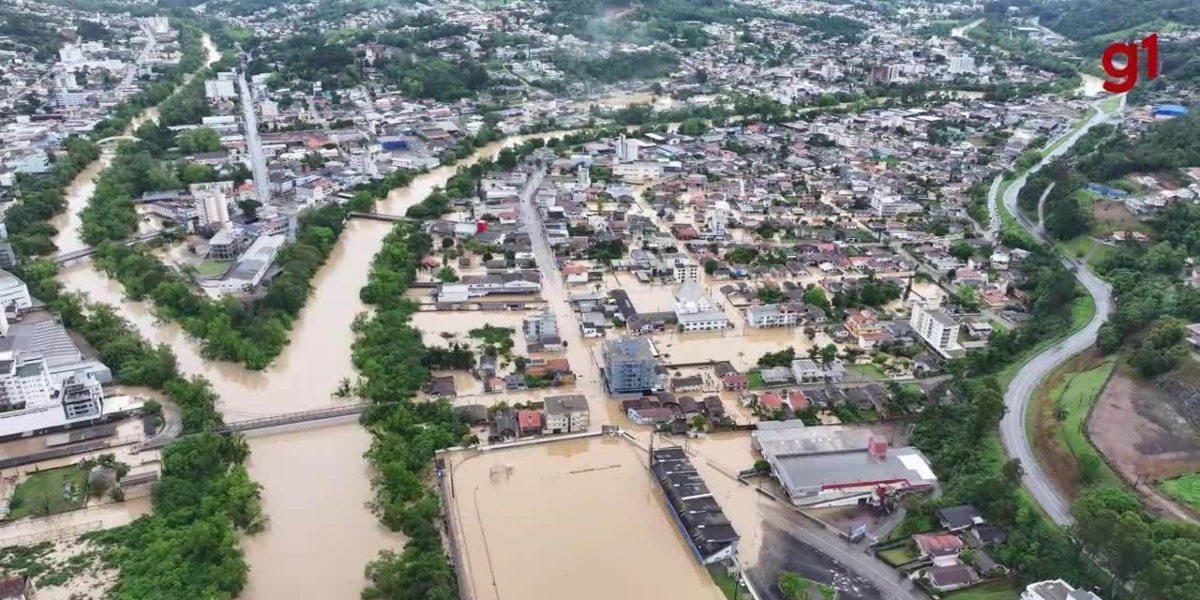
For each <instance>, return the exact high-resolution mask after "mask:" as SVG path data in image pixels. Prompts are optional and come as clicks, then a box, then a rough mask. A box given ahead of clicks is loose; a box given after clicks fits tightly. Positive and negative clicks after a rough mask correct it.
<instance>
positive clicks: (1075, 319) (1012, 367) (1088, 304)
mask: <svg viewBox="0 0 1200 600" xmlns="http://www.w3.org/2000/svg"><path fill="white" fill-rule="evenodd" d="M1094 316H1096V301H1095V300H1093V299H1092V296H1091V295H1090V294H1086V293H1085V294H1083V295H1081V296H1077V297H1076V298H1075V301H1074V303H1072V304H1071V329H1070V330H1069V331H1067V332H1066V333H1065V334H1063V335H1062V336H1060V337H1056V338H1051V339H1048V340H1044V341H1042V342H1041V343H1040V344H1038V345H1036V346H1034V347H1032V348H1029V349H1027V350H1026V351H1025V352H1023V353H1021V356H1020V357H1018V358H1017V360H1014V361H1013V362H1011V363H1009V365H1008V366H1007V367H1005V368H1004V370H1002V371H1000V372H999V373H997V375H996V376H997V377H998V378H999V379H1000V383H1002V384H1004V385H1008V382H1009V381H1010V380H1012V378H1013V376H1014V375H1016V374H1017V371H1019V370H1020V369H1021V367H1023V366H1024V365H1025V363H1026V362H1028V361H1029V359H1030V358H1033V357H1034V356H1037V355H1038V354H1039V353H1040V352H1042V351H1044V350H1045V349H1046V348H1049V347H1050V346H1053V345H1055V344H1057V343H1059V342H1061V341H1062V340H1063V339H1064V338H1066V337H1068V336H1070V335H1071V334H1072V333H1075V332H1076V331H1079V330H1080V329H1083V328H1084V327H1085V326H1087V324H1088V323H1089V322H1091V320H1092V317H1094Z"/></svg>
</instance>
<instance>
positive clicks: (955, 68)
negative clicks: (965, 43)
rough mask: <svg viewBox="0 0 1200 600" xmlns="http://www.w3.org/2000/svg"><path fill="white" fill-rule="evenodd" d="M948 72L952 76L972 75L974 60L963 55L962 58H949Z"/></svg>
mask: <svg viewBox="0 0 1200 600" xmlns="http://www.w3.org/2000/svg"><path fill="white" fill-rule="evenodd" d="M950 72H951V73H954V74H958V73H974V72H975V59H974V58H971V57H970V56H967V55H965V54H964V55H963V56H955V57H953V58H951V59H950Z"/></svg>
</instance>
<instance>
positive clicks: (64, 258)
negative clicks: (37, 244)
mask: <svg viewBox="0 0 1200 600" xmlns="http://www.w3.org/2000/svg"><path fill="white" fill-rule="evenodd" d="M162 234H163V232H161V231H155V232H154V233H144V234H142V235H139V236H137V237H133V238H130V239H128V240H125V241H123V242H121V245H122V246H132V245H134V244H140V243H142V242H145V241H148V240H152V239H154V238H157V237H161V236H162ZM95 253H96V248H95V247H93V246H88V247H86V248H81V249H79V250H73V251H71V252H63V253H62V254H59V255H58V256H55V257H54V262H55V263H57V264H58V265H59V266H60V267H61V266H63V265H66V264H67V263H69V262H71V261H74V260H79V259H81V258H87V257H89V256H91V255H93V254H95Z"/></svg>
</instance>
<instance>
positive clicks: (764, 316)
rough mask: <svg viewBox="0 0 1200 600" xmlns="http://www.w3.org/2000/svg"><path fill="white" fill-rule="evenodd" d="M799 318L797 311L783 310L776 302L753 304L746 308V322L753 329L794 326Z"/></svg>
mask: <svg viewBox="0 0 1200 600" xmlns="http://www.w3.org/2000/svg"><path fill="white" fill-rule="evenodd" d="M799 318H800V315H799V313H796V312H795V311H791V310H783V309H782V308H780V306H779V305H778V304H762V305H754V306H751V307H749V308H747V309H746V324H747V325H749V326H751V327H753V328H755V329H761V328H764V327H795V326H796V323H798V322H799Z"/></svg>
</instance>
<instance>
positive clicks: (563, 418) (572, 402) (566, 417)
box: [542, 394, 591, 433]
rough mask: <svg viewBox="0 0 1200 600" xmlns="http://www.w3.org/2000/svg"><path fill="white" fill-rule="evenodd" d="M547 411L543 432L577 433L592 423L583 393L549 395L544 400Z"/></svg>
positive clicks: (585, 429)
mask: <svg viewBox="0 0 1200 600" xmlns="http://www.w3.org/2000/svg"><path fill="white" fill-rule="evenodd" d="M542 402H543V403H544V410H545V411H546V421H545V425H543V426H542V433H577V432H582V431H587V429H588V426H589V425H590V424H591V419H590V413H589V412H588V404H587V398H585V397H583V395H582V394H569V395H566V396H547V397H546V398H544V399H543V400H542Z"/></svg>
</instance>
